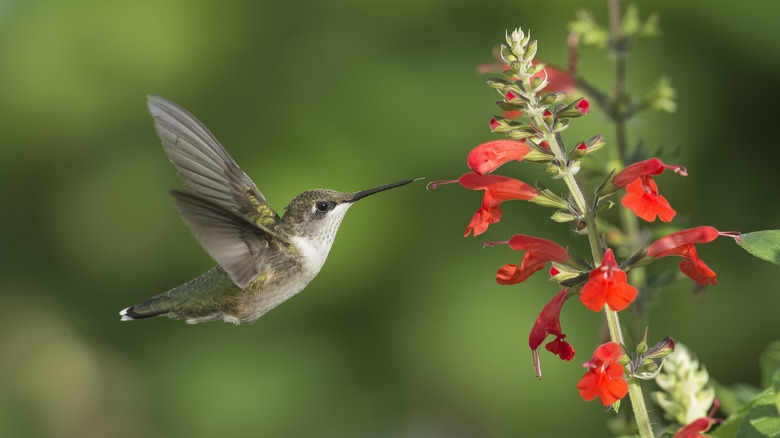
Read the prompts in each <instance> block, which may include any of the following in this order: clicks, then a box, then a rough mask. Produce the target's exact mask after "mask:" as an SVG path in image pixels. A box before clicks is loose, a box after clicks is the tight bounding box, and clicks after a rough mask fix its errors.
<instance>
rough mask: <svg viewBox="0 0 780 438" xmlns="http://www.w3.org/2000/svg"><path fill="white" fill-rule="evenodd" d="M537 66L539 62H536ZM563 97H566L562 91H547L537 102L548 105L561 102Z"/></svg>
mask: <svg viewBox="0 0 780 438" xmlns="http://www.w3.org/2000/svg"><path fill="white" fill-rule="evenodd" d="M536 65H537V66H538V65H539V64H536ZM564 99H566V93H564V92H563V91H556V92H553V93H547V94H545V95H544V96H542V98H541V99H540V100H539V104H540V105H541V106H550V105H555V104H557V103H560V102H562V101H563V100H564Z"/></svg>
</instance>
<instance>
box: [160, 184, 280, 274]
mask: <svg viewBox="0 0 780 438" xmlns="http://www.w3.org/2000/svg"><path fill="white" fill-rule="evenodd" d="M171 195H172V196H173V198H174V200H175V202H176V208H178V209H179V212H180V213H181V216H182V218H183V219H184V221H185V222H187V224H188V225H189V226H190V228H191V229H192V231H193V233H194V234H195V237H196V238H197V239H198V242H200V244H201V245H202V246H203V248H205V249H206V251H208V253H209V254H210V255H211V257H213V258H214V260H216V261H217V263H219V265H220V266H222V269H224V270H225V272H227V273H228V275H229V276H230V279H231V280H233V282H234V283H235V284H236V285H237V286H239V287H240V288H241V289H244V288H245V287H246V286H247V285H248V284H249V283H251V282H252V280H254V279H255V278H256V277H257V276H258V274H260V273H262V272H264V271H266V268H267V266H266V262H265V261H266V260H267V257H262V253H263V252H264V251H266V250H267V249H268V247H269V246H274V247H276V246H280V245H282V246H286V245H288V242H287V241H285V240H284V239H282V238H281V237H279V236H278V235H277V234H276V233H274V232H273V231H271V230H269V229H267V228H266V227H263V226H262V225H257V224H252V223H249V222H248V221H247V220H246V219H245V218H243V217H240V216H238V215H236V214H235V213H233V212H230V211H228V210H226V209H224V208H222V207H220V206H219V205H217V204H214V203H212V202H211V201H208V200H206V199H204V198H202V197H200V196H198V195H195V194H193V193H189V192H184V191H179V190H171Z"/></svg>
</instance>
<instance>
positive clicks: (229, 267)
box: [149, 96, 287, 289]
mask: <svg viewBox="0 0 780 438" xmlns="http://www.w3.org/2000/svg"><path fill="white" fill-rule="evenodd" d="M149 111H150V112H151V113H152V117H154V127H155V129H156V130H157V134H158V135H159V136H160V139H162V145H163V149H164V150H165V153H166V154H167V155H168V158H169V159H170V160H171V162H172V163H173V164H174V165H175V166H176V168H177V169H178V171H179V178H181V180H182V181H184V187H185V188H186V189H187V191H186V192H183V191H172V192H171V194H172V195H173V197H174V199H175V200H176V207H177V208H178V209H179V212H180V213H181V216H182V218H183V219H184V221H185V222H187V224H188V225H189V226H190V228H191V229H192V231H193V233H194V234H195V237H196V238H197V239H198V242H200V244H201V245H202V246H203V248H204V249H206V251H207V252H208V253H209V254H210V255H211V257H213V258H214V260H216V262H217V263H219V265H220V266H222V268H223V269H224V270H225V271H226V272H227V273H228V274H229V275H230V278H231V279H232V280H233V282H234V283H236V285H238V286H239V287H241V288H242V289H243V288H245V287H246V286H247V285H248V284H249V283H251V282H252V280H254V279H255V278H256V277H257V275H258V274H260V273H261V272H263V271H264V270H265V266H264V263H263V260H264V259H265V258H264V257H260V253H262V252H263V251H264V250H265V248H267V247H268V246H269V245H287V242H286V241H285V240H284V239H283V238H282V237H280V236H279V235H278V234H276V233H275V232H274V231H272V230H271V228H270V225H271V224H273V223H274V222H275V221H276V220H278V219H279V216H278V215H277V214H276V212H275V211H273V209H271V207H270V206H269V205H268V202H267V201H266V200H265V197H263V195H262V193H260V191H259V190H257V187H255V184H254V183H253V182H252V180H251V179H249V177H248V176H247V175H246V174H245V173H244V171H242V170H241V168H240V167H238V165H237V164H236V162H235V161H234V160H233V158H232V157H231V156H230V155H229V154H228V153H227V151H226V150H225V148H223V147H222V145H220V144H219V142H218V141H217V139H216V138H215V137H214V136H213V135H212V134H211V133H210V132H209V130H208V129H206V127H205V126H203V124H202V123H200V122H199V121H198V120H197V119H196V118H195V117H194V116H193V115H192V114H190V113H189V112H187V111H186V110H185V109H184V108H182V107H180V106H178V105H177V104H175V103H173V102H171V101H170V100H167V99H165V98H162V97H159V96H149Z"/></svg>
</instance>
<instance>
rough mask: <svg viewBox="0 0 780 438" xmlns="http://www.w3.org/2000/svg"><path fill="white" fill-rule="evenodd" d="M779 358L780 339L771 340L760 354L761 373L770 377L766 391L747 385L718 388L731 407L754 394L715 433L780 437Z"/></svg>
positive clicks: (723, 437) (722, 437)
mask: <svg viewBox="0 0 780 438" xmlns="http://www.w3.org/2000/svg"><path fill="white" fill-rule="evenodd" d="M778 357H780V342H773V343H771V344H770V345H769V347H767V349H766V350H765V351H764V354H762V356H761V361H760V366H761V372H762V375H764V376H771V380H769V381H767V382H766V388H765V389H764V390H763V391H760V392H758V393H756V392H755V391H751V390H750V389H749V388H747V387H745V386H744V385H740V386H737V387H735V388H724V387H719V388H718V390H717V394H718V397H719V398H721V399H723V401H724V407H725V408H728V409H729V410H731V409H732V408H733V406H734V404H735V402H739V401H740V400H744V399H745V396H746V395H748V394H750V393H751V392H753V396H752V398H750V399H749V400H747V401H746V402H744V403H743V405H742V406H741V407H739V408H738V409H736V410H735V411H734V412H732V413H731V415H729V417H728V418H727V419H726V422H725V423H723V424H722V425H720V426H719V427H718V428H717V429H716V430H715V431H714V432H713V434H712V436H714V437H718V438H763V437H776V436H780V360H778ZM767 380H768V379H767ZM726 403H728V406H727V405H726Z"/></svg>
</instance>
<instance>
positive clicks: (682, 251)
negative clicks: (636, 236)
mask: <svg viewBox="0 0 780 438" xmlns="http://www.w3.org/2000/svg"><path fill="white" fill-rule="evenodd" d="M722 234H724V233H721V232H719V231H718V230H716V229H715V228H713V227H706V226H705V227H696V228H691V229H688V230H682V231H678V232H676V233H672V234H670V235H668V236H666V237H662V238H660V239H658V240H657V241H655V242H654V243H653V244H652V245H650V246H649V247H648V248H647V255H648V256H649V257H654V258H661V257H666V256H670V255H678V256H680V257H682V258H683V260H682V261H681V262H680V263H679V266H680V271H682V273H683V274H685V275H687V276H688V277H690V278H691V279H692V280H693V281H695V282H697V283H699V284H701V285H703V286H708V285H710V284H712V285H713V286H714V285H716V284H718V277H717V276H716V274H715V272H714V271H713V270H712V269H710V268H709V266H707V265H706V264H705V263H704V262H703V261H701V260H699V256H698V255H697V254H696V247H695V246H694V244H696V243H708V242H712V241H713V240H715V238H716V237H718V236H719V235H722Z"/></svg>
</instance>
